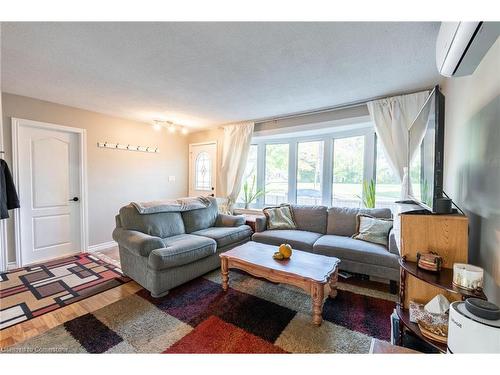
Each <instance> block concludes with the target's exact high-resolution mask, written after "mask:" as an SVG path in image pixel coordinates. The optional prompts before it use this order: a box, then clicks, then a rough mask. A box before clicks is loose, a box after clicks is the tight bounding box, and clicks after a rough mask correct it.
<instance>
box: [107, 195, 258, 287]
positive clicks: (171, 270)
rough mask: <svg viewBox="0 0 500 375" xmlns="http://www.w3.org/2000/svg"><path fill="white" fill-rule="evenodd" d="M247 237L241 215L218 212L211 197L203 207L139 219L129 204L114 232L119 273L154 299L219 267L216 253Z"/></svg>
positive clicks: (245, 240)
mask: <svg viewBox="0 0 500 375" xmlns="http://www.w3.org/2000/svg"><path fill="white" fill-rule="evenodd" d="M251 235H252V230H251V228H250V227H249V226H248V225H245V218H244V217H243V216H229V215H222V214H219V213H218V210H217V201H216V200H215V198H210V205H209V206H208V207H207V208H201V209H196V210H191V211H184V212H160V213H154V214H145V215H144V214H142V215H141V214H139V212H138V211H137V209H136V208H135V207H134V206H133V205H128V206H125V207H122V208H121V209H120V213H119V215H117V216H116V228H115V230H114V231H113V239H114V240H115V241H116V242H117V243H118V247H119V251H120V261H121V267H122V270H123V272H124V273H125V274H126V275H127V276H129V277H131V278H132V279H134V280H135V281H137V282H138V283H139V284H141V285H142V286H143V287H144V288H146V289H147V290H149V291H150V292H151V295H152V296H153V297H161V296H163V295H165V294H167V293H168V291H169V290H170V289H171V288H173V287H175V286H177V285H180V284H183V283H185V282H187V281H189V280H192V279H194V278H196V277H198V276H201V275H203V274H205V273H207V272H209V271H212V270H214V269H216V268H218V267H220V259H219V254H220V253H221V252H223V251H226V250H229V249H231V248H233V247H235V246H237V245H240V244H243V243H245V242H247V241H249V240H250V238H251Z"/></svg>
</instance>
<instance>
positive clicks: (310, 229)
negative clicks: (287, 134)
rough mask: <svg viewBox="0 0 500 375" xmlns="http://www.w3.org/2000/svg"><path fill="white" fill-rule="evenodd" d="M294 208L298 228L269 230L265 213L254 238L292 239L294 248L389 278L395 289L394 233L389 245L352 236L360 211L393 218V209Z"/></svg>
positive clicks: (396, 253) (269, 240) (268, 240)
mask: <svg viewBox="0 0 500 375" xmlns="http://www.w3.org/2000/svg"><path fill="white" fill-rule="evenodd" d="M291 208H292V212H293V216H294V219H295V222H296V224H297V230H267V229H266V227H267V223H266V220H267V219H266V217H258V218H257V220H256V223H255V232H256V233H255V234H254V235H253V236H252V240H253V241H256V242H261V243H267V244H271V245H280V244H282V243H289V244H290V245H291V246H292V248H294V249H298V250H304V251H308V252H312V253H316V254H322V255H327V256H335V257H337V258H339V259H340V260H341V263H340V269H341V270H345V271H348V272H352V273H358V274H363V275H368V276H376V277H380V278H383V279H387V280H390V281H391V291H392V292H395V288H396V285H397V284H396V282H397V281H398V280H399V264H398V259H399V250H398V248H397V245H396V241H395V238H394V233H392V231H391V233H390V234H389V244H388V247H387V248H386V247H385V246H382V245H378V244H374V243H370V242H365V241H360V240H356V239H353V238H351V236H352V235H353V234H354V233H355V231H356V216H357V214H358V213H362V214H368V215H371V216H374V217H379V218H391V216H392V213H391V210H389V209H356V208H341V207H331V208H327V207H325V206H314V207H312V206H296V205H292V206H291Z"/></svg>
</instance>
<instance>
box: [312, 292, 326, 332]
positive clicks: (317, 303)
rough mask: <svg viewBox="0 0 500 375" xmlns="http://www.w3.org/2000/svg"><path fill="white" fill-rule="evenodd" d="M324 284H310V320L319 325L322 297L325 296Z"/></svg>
mask: <svg viewBox="0 0 500 375" xmlns="http://www.w3.org/2000/svg"><path fill="white" fill-rule="evenodd" d="M324 293H325V287H324V284H317V283H314V284H312V287H311V298H312V322H313V324H314V325H317V326H320V325H321V322H322V321H323V317H322V315H323V299H324V297H325V294H324Z"/></svg>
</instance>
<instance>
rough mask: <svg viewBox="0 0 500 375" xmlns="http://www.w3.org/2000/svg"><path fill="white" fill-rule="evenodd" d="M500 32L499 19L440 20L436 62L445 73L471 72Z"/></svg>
mask: <svg viewBox="0 0 500 375" xmlns="http://www.w3.org/2000/svg"><path fill="white" fill-rule="evenodd" d="M499 34H500V22H443V23H442V24H441V28H440V29H439V34H438V38H437V42H436V63H437V68H438V71H439V73H440V74H442V75H443V76H446V77H452V76H465V75H469V74H472V73H473V72H474V70H476V67H477V66H478V65H479V63H480V62H481V60H482V58H483V57H484V55H485V54H486V52H488V50H489V49H490V47H491V46H492V45H493V43H495V41H496V40H497V38H498V35H499Z"/></svg>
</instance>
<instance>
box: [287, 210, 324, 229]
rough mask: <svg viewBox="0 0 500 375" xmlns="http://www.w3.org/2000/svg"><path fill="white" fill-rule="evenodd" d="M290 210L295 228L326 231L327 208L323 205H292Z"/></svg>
mask: <svg viewBox="0 0 500 375" xmlns="http://www.w3.org/2000/svg"><path fill="white" fill-rule="evenodd" d="M292 212H293V218H294V220H295V223H296V224H297V229H300V230H306V231H309V232H316V233H322V234H325V233H326V222H327V208H326V207H325V206H298V205H292Z"/></svg>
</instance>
